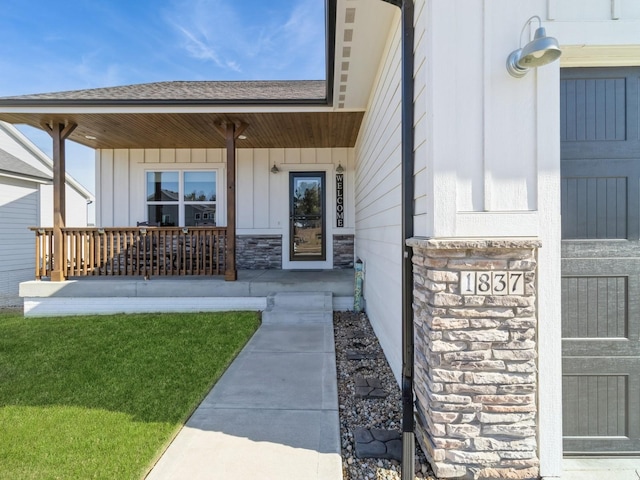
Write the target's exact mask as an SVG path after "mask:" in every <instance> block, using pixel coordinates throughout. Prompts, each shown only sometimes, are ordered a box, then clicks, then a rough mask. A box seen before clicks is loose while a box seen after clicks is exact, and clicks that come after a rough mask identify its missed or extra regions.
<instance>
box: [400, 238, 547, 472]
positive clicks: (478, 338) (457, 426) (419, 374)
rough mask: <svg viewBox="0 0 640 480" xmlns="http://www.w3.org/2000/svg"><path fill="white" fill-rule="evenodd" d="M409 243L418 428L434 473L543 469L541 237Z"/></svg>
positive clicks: (415, 240) (418, 435) (417, 240)
mask: <svg viewBox="0 0 640 480" xmlns="http://www.w3.org/2000/svg"><path fill="white" fill-rule="evenodd" d="M408 243H409V245H410V246H412V247H413V249H414V256H413V268H414V276H413V278H414V305H413V308H414V327H415V395H416V417H417V418H416V420H417V421H416V438H417V439H418V441H419V442H420V444H421V445H422V447H423V450H424V452H425V454H426V455H427V457H428V458H429V461H430V463H431V465H432V466H433V468H434V471H435V474H436V475H437V476H438V477H439V478H460V477H461V478H466V479H502V478H509V479H533V478H538V472H539V461H538V455H537V451H538V444H537V436H536V431H537V404H536V393H537V373H536V351H537V345H536V331H537V315H536V259H537V249H538V248H539V247H540V243H539V241H538V240H535V239H512V238H505V239H487V240H483V239H477V240H473V239H468V240H467V239H412V240H410V241H409V242H408ZM520 281H521V282H522V283H519V282H520ZM505 289H506V291H505Z"/></svg>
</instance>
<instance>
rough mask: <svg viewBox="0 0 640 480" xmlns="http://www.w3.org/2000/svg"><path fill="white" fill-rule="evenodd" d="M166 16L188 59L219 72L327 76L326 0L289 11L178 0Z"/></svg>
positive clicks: (222, 0)
mask: <svg viewBox="0 0 640 480" xmlns="http://www.w3.org/2000/svg"><path fill="white" fill-rule="evenodd" d="M165 19H166V21H167V23H169V24H170V25H171V26H172V28H173V30H174V32H175V33H176V35H177V38H178V41H179V44H180V45H181V48H182V49H183V51H184V52H186V53H187V54H188V55H189V57H190V58H192V59H195V60H198V61H201V62H203V64H205V65H206V64H209V65H210V66H213V67H216V69H217V70H214V71H213V72H210V74H211V73H213V74H214V75H215V74H216V71H217V72H218V73H217V74H218V75H221V76H224V75H232V74H234V73H235V74H240V73H241V74H244V75H246V76H245V77H240V76H239V75H236V76H237V77H238V78H245V79H276V78H292V79H293V78H296V79H297V78H313V79H317V78H324V51H325V44H324V29H325V26H324V2H323V1H322V0H297V1H295V2H293V1H292V2H291V7H290V8H289V9H288V10H283V8H282V7H279V6H275V5H272V4H271V3H266V2H265V3H264V4H261V5H259V7H251V6H250V5H248V4H247V3H243V2H237V1H232V0H196V1H193V0H191V1H186V0H176V1H175V2H174V3H173V5H172V8H171V9H170V10H168V11H166V15H165Z"/></svg>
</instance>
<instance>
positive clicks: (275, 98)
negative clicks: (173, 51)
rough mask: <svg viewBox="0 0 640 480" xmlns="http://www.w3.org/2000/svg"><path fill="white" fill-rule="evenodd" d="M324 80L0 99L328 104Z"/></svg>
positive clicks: (170, 85) (151, 86)
mask: <svg viewBox="0 0 640 480" xmlns="http://www.w3.org/2000/svg"><path fill="white" fill-rule="evenodd" d="M326 98H327V94H326V82H325V81H324V80H293V81H234V82H226V81H225V82H211V81H207V82H192V81H188V82H183V81H176V82H159V83H143V84H137V85H125V86H119V87H107V88H93V89H89V90H71V91H65V92H54V93H38V94H32V95H20V96H12V97H3V98H0V104H5V105H6V104H10V103H12V102H14V101H15V102H16V103H32V102H40V101H42V102H43V103H67V102H71V103H74V102H82V103H88V104H91V103H103V102H108V103H120V102H125V103H129V102H132V101H133V102H151V103H165V102H169V103H176V102H187V103H193V102H200V101H202V102H206V103H236V102H238V103H248V104H251V103H261V104H262V103H275V104H277V103H283V102H285V103H297V102H300V103H309V102H313V103H318V102H322V101H326Z"/></svg>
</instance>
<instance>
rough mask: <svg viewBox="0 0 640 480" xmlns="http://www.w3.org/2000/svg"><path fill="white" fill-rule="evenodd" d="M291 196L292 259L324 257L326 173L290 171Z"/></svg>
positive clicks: (312, 259) (302, 259)
mask: <svg viewBox="0 0 640 480" xmlns="http://www.w3.org/2000/svg"><path fill="white" fill-rule="evenodd" d="M289 196H290V199H289V238H290V246H289V247H290V256H289V258H290V260H291V261H314V260H318V261H321V260H325V259H326V248H325V241H326V238H325V237H326V235H325V223H326V222H325V208H324V205H325V174H324V172H291V173H290V174H289Z"/></svg>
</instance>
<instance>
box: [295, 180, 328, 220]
mask: <svg viewBox="0 0 640 480" xmlns="http://www.w3.org/2000/svg"><path fill="white" fill-rule="evenodd" d="M321 188H322V179H321V178H320V177H307V176H304V177H302V176H301V177H296V178H295V179H294V183H293V189H294V193H293V214H294V215H321V214H322V191H321Z"/></svg>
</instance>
